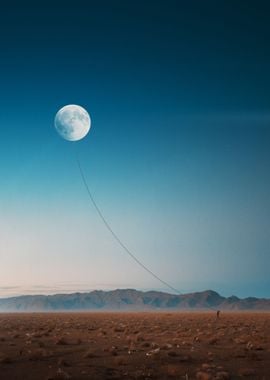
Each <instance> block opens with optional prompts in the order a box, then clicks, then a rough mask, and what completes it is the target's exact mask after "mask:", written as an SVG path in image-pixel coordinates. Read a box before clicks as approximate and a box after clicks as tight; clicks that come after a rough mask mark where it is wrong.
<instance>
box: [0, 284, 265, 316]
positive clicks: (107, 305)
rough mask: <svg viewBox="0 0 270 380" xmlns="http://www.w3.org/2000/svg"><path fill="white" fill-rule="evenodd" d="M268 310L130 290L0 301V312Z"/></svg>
mask: <svg viewBox="0 0 270 380" xmlns="http://www.w3.org/2000/svg"><path fill="white" fill-rule="evenodd" d="M209 308H210V309H211V308H213V309H221V310H269V311H270V299H260V298H254V297H249V298H244V299H240V298H238V297H236V296H231V297H228V298H226V297H222V296H220V295H219V294H218V293H216V292H214V291H212V290H207V291H204V292H197V293H189V294H181V295H174V294H169V293H163V292H156V291H149V292H142V291H138V290H134V289H117V290H112V291H102V290H95V291H92V292H89V293H73V294H56V295H50V296H44V295H33V296H19V297H10V298H3V299H0V311H76V310H77V311H83V310H84V311H86V310H97V311H98V310H100V311H102V310H160V309H164V310H166V309H170V310H195V309H209Z"/></svg>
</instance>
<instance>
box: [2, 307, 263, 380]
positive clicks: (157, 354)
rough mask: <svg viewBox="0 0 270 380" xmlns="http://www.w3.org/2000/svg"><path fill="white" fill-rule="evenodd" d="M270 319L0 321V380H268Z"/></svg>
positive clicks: (41, 317) (108, 316)
mask: <svg viewBox="0 0 270 380" xmlns="http://www.w3.org/2000/svg"><path fill="white" fill-rule="evenodd" d="M269 337H270V313H229V312H227V313H225V312H222V313H221V316H220V319H217V318H216V315H215V312H214V311H213V312H206V313H198V312H194V313H184V312H183V313H164V312H163V313H57V314H56V313H31V314H0V379H1V380H2V379H3V380H17V379H18V380H29V379H36V380H43V379H44V380H49V379H51V380H53V379H76V380H79V379H91V380H101V379H102V380H105V379H127V380H129V379H138V380H139V379H178V380H180V379H184V380H191V379H199V380H200V379H201V380H209V379H254V380H255V379H261V380H263V379H264V380H268V379H270V339H269Z"/></svg>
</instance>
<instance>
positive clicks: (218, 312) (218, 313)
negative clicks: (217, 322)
mask: <svg viewBox="0 0 270 380" xmlns="http://www.w3.org/2000/svg"><path fill="white" fill-rule="evenodd" d="M219 315H220V310H217V319H218V318H219Z"/></svg>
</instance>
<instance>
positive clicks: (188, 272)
mask: <svg viewBox="0 0 270 380" xmlns="http://www.w3.org/2000/svg"><path fill="white" fill-rule="evenodd" d="M269 11H270V6H269V4H268V2H267V1H256V2H254V1H251V0H246V1H238V2H236V1H234V0H219V1H218V2H217V1H214V0H212V1H210V0H205V1H201V0H197V1H195V0H191V1H174V0H168V1H166V2H164V1H159V0H156V1H152V0H148V1H142V0H138V1H136V2H135V1H133V2H132V1H124V0H121V1H119V0H114V1H105V0H104V1H87V2H86V1H80V0H78V1H77V2H76V3H73V2H72V3H71V2H66V3H65V5H63V4H62V5H61V2H58V4H57V2H52V1H46V2H39V3H36V4H33V3H32V2H29V1H24V2H18V1H17V2H16V1H15V2H13V3H10V4H7V3H6V4H5V5H2V6H1V12H0V41H1V50H0V84H1V85H0V100H1V112H0V130H1V138H0V297H6V296H9V295H17V294H36V293H39V294H40V293H42V294H51V293H56V292H72V291H88V290H92V289H115V288H137V289H142V290H149V289H156V290H164V291H170V290H169V289H166V288H165V287H164V286H163V285H162V284H161V283H159V282H158V281H157V280H156V279H154V278H152V277H151V276H150V275H149V274H148V273H147V272H145V271H143V269H142V268H141V267H139V266H138V265H137V264H136V263H135V262H133V261H132V260H131V259H130V257H128V256H127V255H126V253H125V252H124V251H123V250H122V248H121V247H120V246H119V245H118V244H117V242H116V241H115V240H114V239H113V237H112V236H111V235H110V233H109V232H108V230H106V228H105V227H104V225H103V224H102V221H101V220H100V218H99V216H98V214H97V212H96V210H95V209H94V208H93V206H92V205H91V204H90V202H89V198H88V196H87V193H86V191H85V188H84V186H83V183H82V180H81V178H80V174H79V172H78V167H77V165H76V159H75V157H76V154H78V155H79V157H80V162H81V165H82V168H83V170H84V173H85V177H86V178H87V181H88V184H89V186H90V188H91V191H92V193H93V196H94V198H95V200H96V202H97V204H98V205H99V207H100V209H101V210H102V212H103V214H104V216H105V217H106V219H107V220H108V222H109V223H110V225H111V226H112V227H113V229H114V231H115V232H116V233H117V234H118V236H119V237H120V238H121V240H122V241H123V242H124V243H125V244H126V245H127V246H128V247H129V249H130V250H131V251H132V252H133V253H134V254H135V255H136V256H137V258H138V259H140V260H141V261H142V262H143V263H144V264H145V265H146V266H148V267H149V268H150V269H151V270H152V271H153V272H155V273H156V274H157V275H159V276H160V277H161V278H162V279H164V280H165V281H166V282H169V283H170V284H171V285H172V286H173V287H175V288H177V289H179V290H180V291H181V292H183V293H185V292H192V291H202V290H205V289H213V290H216V291H218V292H219V293H221V294H222V295H226V296H228V295H232V294H235V295H238V296H240V297H246V296H258V297H270V293H269V291H270V277H269V267H270V252H269V248H270V233H269V225H270V223H269V222H270V196H269V194H270V171H269V165H270V70H269V67H270V45H269V40H270V24H269V17H268V16H269ZM66 104H79V105H81V106H83V107H85V108H86V109H87V110H88V112H89V113H90V115H91V119H92V126H91V130H90V132H89V134H88V135H87V137H86V138H85V139H83V140H81V141H79V142H76V143H74V142H67V141H64V140H63V139H61V138H60V137H59V136H58V135H57V133H56V131H55V129H54V116H55V114H56V112H57V111H58V110H59V109H60V108H61V107H62V106H64V105H66Z"/></svg>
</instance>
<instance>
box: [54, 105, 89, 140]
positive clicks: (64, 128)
mask: <svg viewBox="0 0 270 380" xmlns="http://www.w3.org/2000/svg"><path fill="white" fill-rule="evenodd" d="M54 126H55V129H56V130H57V132H58V133H59V135H60V136H61V137H62V138H63V139H65V140H68V141H78V140H81V139H83V138H84V137H85V136H86V135H87V133H88V132H89V130H90V127H91V119H90V116H89V114H88V112H87V111H86V110H85V109H84V108H83V107H81V106H78V105H76V104H69V105H67V106H64V107H63V108H61V109H60V110H59V111H58V112H57V114H56V115H55V119H54Z"/></svg>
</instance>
